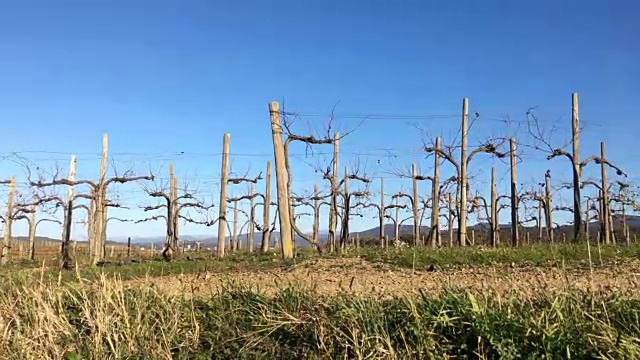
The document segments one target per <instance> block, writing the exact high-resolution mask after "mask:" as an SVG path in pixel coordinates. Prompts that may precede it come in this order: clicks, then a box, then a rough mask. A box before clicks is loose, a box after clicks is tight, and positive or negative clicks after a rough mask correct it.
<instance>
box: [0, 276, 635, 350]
mask: <svg viewBox="0 0 640 360" xmlns="http://www.w3.org/2000/svg"><path fill="white" fill-rule="evenodd" d="M639 309H640V300H638V299H633V298H625V297H622V296H621V295H617V294H602V293H567V294H563V295H561V296H558V297H550V296H547V295H544V294H538V295H537V296H536V297H534V298H527V299H524V298H521V297H519V296H518V294H512V295H511V296H510V297H507V298H502V299H499V300H498V299H495V298H492V297H490V296H484V295H482V294H477V293H476V294H472V293H469V292H465V291H463V290H460V289H450V290H448V291H446V292H444V293H443V294H441V295H440V296H438V297H435V298H433V297H428V296H426V295H424V294H423V296H421V297H418V298H401V297H396V298H392V299H378V298H373V297H358V296H354V295H352V294H343V295H339V296H336V297H324V296H321V295H320V294H318V293H315V292H314V291H313V289H296V288H287V289H283V290H281V291H280V292H278V293H277V294H275V295H274V296H266V295H264V294H262V293H260V292H257V291H255V290H253V289H250V288H241V287H237V286H233V287H232V286H229V287H227V288H225V289H223V290H222V291H221V292H220V293H218V294H217V295H215V296H212V297H209V298H204V299H198V300H186V299H184V298H181V297H172V296H167V295H164V294H162V293H158V292H155V291H154V290H153V289H152V288H150V287H145V286H142V287H137V288H134V289H128V288H126V287H124V286H123V285H122V283H121V282H119V281H114V280H107V279H106V277H102V278H101V279H100V281H99V282H98V283H96V284H95V285H94V286H92V287H75V286H73V285H72V284H68V285H66V286H57V285H55V284H49V285H43V284H31V286H28V287H21V286H13V287H11V289H9V290H7V291H3V292H2V294H0V354H3V358H7V359H14V358H15V359H40V358H65V359H116V358H130V359H133V358H135V359H139V358H144V359H168V358H175V359H211V358H214V359H342V358H349V359H365V358H367V359H389V358H396V359H446V358H460V359H476V358H484V359H566V358H571V359H595V358H603V359H634V358H639V357H640V310H639Z"/></svg>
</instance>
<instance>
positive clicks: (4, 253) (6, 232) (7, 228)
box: [0, 175, 16, 265]
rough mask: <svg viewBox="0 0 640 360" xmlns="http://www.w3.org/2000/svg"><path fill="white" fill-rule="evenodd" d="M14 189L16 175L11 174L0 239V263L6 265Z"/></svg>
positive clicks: (9, 248)
mask: <svg viewBox="0 0 640 360" xmlns="http://www.w3.org/2000/svg"><path fill="white" fill-rule="evenodd" d="M15 189H16V177H15V175H14V176H11V183H10V185H9V195H8V197H7V212H6V215H5V218H4V238H3V241H2V257H0V265H6V264H7V263H8V262H9V260H11V225H12V224H13V194H14V192H15Z"/></svg>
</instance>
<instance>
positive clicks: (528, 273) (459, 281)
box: [127, 259, 640, 298]
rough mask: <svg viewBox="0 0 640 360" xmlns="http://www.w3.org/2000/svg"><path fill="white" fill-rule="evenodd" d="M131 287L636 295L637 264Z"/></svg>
mask: <svg viewBox="0 0 640 360" xmlns="http://www.w3.org/2000/svg"><path fill="white" fill-rule="evenodd" d="M127 283H128V285H130V286H141V285H150V286H153V287H155V288H157V289H159V290H160V291H163V292H166V293H169V294H172V295H185V296H188V297H191V296H195V297H200V296H207V295H213V294H215V293H217V292H218V291H219V290H220V289H221V286H222V285H223V284H227V283H235V284H241V285H245V286H251V287H253V288H255V289H258V290H261V291H264V292H266V293H272V292H274V291H275V290H278V289H281V288H283V287H287V286H290V285H294V286H299V287H302V288H315V290H316V291H318V292H319V293H320V294H322V295H329V296H330V295H335V294H338V293H345V292H346V293H353V294H355V295H369V296H375V297H382V298H384V297H390V296H407V295H409V296H410V295H418V294H420V293H421V292H422V293H423V294H425V295H427V296H431V295H437V294H438V293H439V292H440V291H442V290H443V289H445V288H446V287H456V288H463V289H468V290H472V291H474V292H481V293H486V294H495V295H496V296H498V297H500V296H505V295H508V294H509V293H517V294H518V295H519V296H521V297H525V298H526V297H528V296H533V295H536V294H538V293H540V292H544V293H546V294H554V293H558V292H566V291H586V290H594V291H603V292H613V291H619V292H624V293H626V294H628V295H632V296H638V295H640V261H635V260H634V261H628V262H624V263H620V264H616V265H607V266H603V267H594V268H593V271H591V270H590V269H589V268H569V269H562V268H554V267H545V268H536V267H518V266H509V265H500V266H470V267H467V268H462V269H455V270H442V269H435V270H434V271H424V270H423V271H419V272H418V271H416V272H415V273H413V272H412V270H411V269H399V268H396V267H393V266H391V265H386V264H379V263H369V262H367V261H366V260H363V259H316V260H310V261H307V262H304V263H302V264H299V265H296V266H294V267H292V268H289V269H280V268H278V269H271V270H264V271H259V272H255V271H254V272H249V271H237V270H236V271H232V272H229V273H224V274H220V273H200V274H186V275H178V276H168V277H155V278H148V279H138V280H130V281H128V282H127Z"/></svg>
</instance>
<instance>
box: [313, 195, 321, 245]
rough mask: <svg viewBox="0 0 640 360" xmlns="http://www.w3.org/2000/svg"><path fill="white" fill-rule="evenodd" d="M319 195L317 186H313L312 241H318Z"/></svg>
mask: <svg viewBox="0 0 640 360" xmlns="http://www.w3.org/2000/svg"><path fill="white" fill-rule="evenodd" d="M319 196H320V194H319V193H318V184H313V241H316V242H317V241H318V232H319V230H320V199H319Z"/></svg>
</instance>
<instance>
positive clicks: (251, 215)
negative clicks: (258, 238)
mask: <svg viewBox="0 0 640 360" xmlns="http://www.w3.org/2000/svg"><path fill="white" fill-rule="evenodd" d="M249 191H251V193H250V194H251V195H253V194H254V193H255V187H254V184H253V183H251V185H250V190H249ZM253 199H254V198H253V197H252V198H251V199H250V200H249V236H248V237H247V240H248V241H247V242H248V244H247V247H248V250H249V253H250V254H251V253H253V248H254V245H255V244H254V242H255V240H254V239H253V235H254V232H255V231H256V228H255V225H254V223H255V218H256V211H255V209H254V208H253V206H254V200H253Z"/></svg>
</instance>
